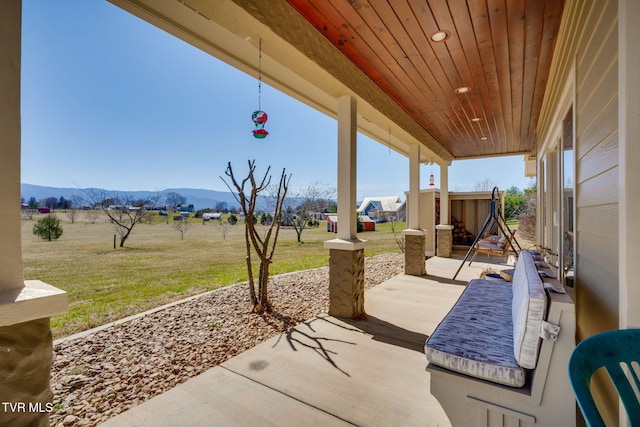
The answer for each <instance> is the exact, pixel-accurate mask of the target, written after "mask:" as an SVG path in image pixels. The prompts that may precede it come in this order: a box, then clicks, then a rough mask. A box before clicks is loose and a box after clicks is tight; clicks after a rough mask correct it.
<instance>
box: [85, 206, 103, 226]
mask: <svg viewBox="0 0 640 427" xmlns="http://www.w3.org/2000/svg"><path fill="white" fill-rule="evenodd" d="M84 216H85V218H87V221H89V222H90V223H91V224H95V223H96V221H97V220H98V218H100V213H99V212H98V211H96V210H93V209H91V210H88V211H86V212H85V214H84Z"/></svg>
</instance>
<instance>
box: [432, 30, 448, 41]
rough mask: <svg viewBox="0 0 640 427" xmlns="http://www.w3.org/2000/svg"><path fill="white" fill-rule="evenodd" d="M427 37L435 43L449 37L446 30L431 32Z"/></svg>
mask: <svg viewBox="0 0 640 427" xmlns="http://www.w3.org/2000/svg"><path fill="white" fill-rule="evenodd" d="M429 38H430V39H431V40H432V41H434V42H436V43H438V42H443V41H445V40H446V39H448V38H449V32H448V31H436V32H435V33H433V34H431V35H430V36H429Z"/></svg>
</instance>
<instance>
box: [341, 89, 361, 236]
mask: <svg viewBox="0 0 640 427" xmlns="http://www.w3.org/2000/svg"><path fill="white" fill-rule="evenodd" d="M356 113H357V104H356V99H355V98H354V97H353V96H343V97H342V98H339V99H338V239H342V240H355V239H357V238H358V229H357V217H356V214H357V212H356V153H357V138H356V128H357V116H356Z"/></svg>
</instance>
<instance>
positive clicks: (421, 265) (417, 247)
mask: <svg viewBox="0 0 640 427" xmlns="http://www.w3.org/2000/svg"><path fill="white" fill-rule="evenodd" d="M403 234H404V274H408V275H411V276H424V275H426V274H427V265H426V263H425V251H426V236H425V233H424V231H420V230H405V231H404V233H403Z"/></svg>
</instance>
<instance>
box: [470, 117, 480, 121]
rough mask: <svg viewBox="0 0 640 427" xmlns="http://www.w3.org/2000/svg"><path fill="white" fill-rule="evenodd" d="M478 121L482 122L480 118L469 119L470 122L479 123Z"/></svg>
mask: <svg viewBox="0 0 640 427" xmlns="http://www.w3.org/2000/svg"><path fill="white" fill-rule="evenodd" d="M480 120H482V119H481V118H480V117H474V118H473V119H471V121H472V122H479V121H480Z"/></svg>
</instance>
